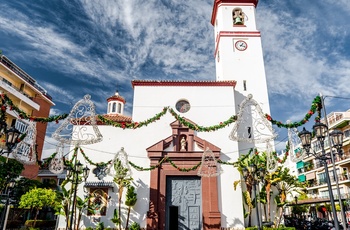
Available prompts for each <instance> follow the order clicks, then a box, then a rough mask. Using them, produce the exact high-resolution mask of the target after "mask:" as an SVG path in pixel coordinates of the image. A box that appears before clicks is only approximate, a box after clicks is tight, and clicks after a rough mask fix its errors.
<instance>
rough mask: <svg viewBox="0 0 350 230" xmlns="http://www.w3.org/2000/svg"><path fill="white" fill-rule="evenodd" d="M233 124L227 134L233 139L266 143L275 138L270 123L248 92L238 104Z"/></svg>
mask: <svg viewBox="0 0 350 230" xmlns="http://www.w3.org/2000/svg"><path fill="white" fill-rule="evenodd" d="M239 108H240V110H239V113H238V115H237V120H236V122H235V125H234V127H233V129H232V131H231V133H230V135H229V138H230V139H231V140H233V141H242V142H249V143H266V142H268V141H272V140H273V139H275V138H276V136H277V134H276V133H275V132H274V130H273V129H272V125H271V123H270V122H269V121H268V120H267V119H266V118H265V115H264V113H263V111H262V109H261V107H260V105H259V104H258V103H257V102H256V101H255V100H254V99H253V95H251V94H249V95H248V96H247V97H246V98H245V99H244V100H243V101H242V103H241V104H240V106H239Z"/></svg>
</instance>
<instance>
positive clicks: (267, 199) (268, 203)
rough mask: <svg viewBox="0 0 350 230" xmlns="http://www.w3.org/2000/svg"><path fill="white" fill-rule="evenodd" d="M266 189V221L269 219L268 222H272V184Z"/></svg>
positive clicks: (267, 185)
mask: <svg viewBox="0 0 350 230" xmlns="http://www.w3.org/2000/svg"><path fill="white" fill-rule="evenodd" d="M265 189H266V204H267V217H266V219H267V221H270V220H271V217H270V214H271V211H270V209H271V204H270V197H271V194H270V192H271V184H270V183H267V184H266V187H265Z"/></svg>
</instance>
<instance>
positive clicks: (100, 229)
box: [96, 222, 105, 230]
mask: <svg viewBox="0 0 350 230" xmlns="http://www.w3.org/2000/svg"><path fill="white" fill-rule="evenodd" d="M104 229H105V225H104V224H103V222H99V223H98V224H97V227H96V230H104Z"/></svg>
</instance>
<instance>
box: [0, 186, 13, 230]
mask: <svg viewBox="0 0 350 230" xmlns="http://www.w3.org/2000/svg"><path fill="white" fill-rule="evenodd" d="M13 187H15V180H13V179H12V180H11V181H10V182H9V183H8V184H7V187H6V190H5V193H4V194H2V196H5V197H6V202H5V207H4V209H3V210H2V214H1V230H5V229H6V224H7V217H8V214H9V204H10V193H11V190H12V188H13Z"/></svg>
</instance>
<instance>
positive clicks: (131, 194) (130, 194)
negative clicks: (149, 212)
mask: <svg viewBox="0 0 350 230" xmlns="http://www.w3.org/2000/svg"><path fill="white" fill-rule="evenodd" d="M136 201H137V194H136V192H135V187H134V186H132V185H129V186H128V190H127V192H126V201H125V204H126V205H127V206H129V207H133V206H135V204H136Z"/></svg>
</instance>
